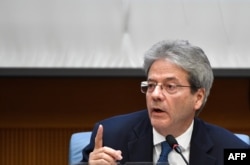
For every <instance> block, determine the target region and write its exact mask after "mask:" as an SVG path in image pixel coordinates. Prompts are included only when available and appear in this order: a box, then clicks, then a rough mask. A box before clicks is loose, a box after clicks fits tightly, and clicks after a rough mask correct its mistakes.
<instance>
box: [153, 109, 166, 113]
mask: <svg viewBox="0 0 250 165" xmlns="http://www.w3.org/2000/svg"><path fill="white" fill-rule="evenodd" d="M153 112H156V113H162V112H164V111H163V110H161V109H159V108H153Z"/></svg>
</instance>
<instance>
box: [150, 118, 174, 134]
mask: <svg viewBox="0 0 250 165" xmlns="http://www.w3.org/2000/svg"><path fill="white" fill-rule="evenodd" d="M151 124H152V126H153V127H154V128H155V129H156V130H157V132H159V133H163V131H166V130H168V127H169V125H170V121H169V120H159V119H156V118H151Z"/></svg>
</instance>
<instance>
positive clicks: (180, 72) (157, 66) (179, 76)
mask: <svg viewBox="0 0 250 165" xmlns="http://www.w3.org/2000/svg"><path fill="white" fill-rule="evenodd" d="M187 78H188V74H187V72H186V71H185V70H184V69H182V68H181V67H179V66H177V65H176V64H174V63H172V62H170V61H168V60H165V59H159V60H156V61H155V62H154V63H153V64H152V65H151V67H150V69H149V72H148V80H155V81H163V80H164V81H166V80H169V81H170V80H175V81H180V82H184V81H187Z"/></svg>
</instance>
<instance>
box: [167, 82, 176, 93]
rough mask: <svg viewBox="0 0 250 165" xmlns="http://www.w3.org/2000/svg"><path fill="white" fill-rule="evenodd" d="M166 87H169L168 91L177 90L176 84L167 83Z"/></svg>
mask: <svg viewBox="0 0 250 165" xmlns="http://www.w3.org/2000/svg"><path fill="white" fill-rule="evenodd" d="M165 88H166V89H167V91H170V92H173V91H175V90H176V85H175V84H166V85H165Z"/></svg>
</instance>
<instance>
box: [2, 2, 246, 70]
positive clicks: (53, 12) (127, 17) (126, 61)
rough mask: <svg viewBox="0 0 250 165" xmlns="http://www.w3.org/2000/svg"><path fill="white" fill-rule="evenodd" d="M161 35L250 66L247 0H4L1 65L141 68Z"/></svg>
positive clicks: (227, 64)
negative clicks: (146, 52) (144, 56)
mask: <svg viewBox="0 0 250 165" xmlns="http://www.w3.org/2000/svg"><path fill="white" fill-rule="evenodd" d="M164 39H185V40H189V41H190V42H191V43H193V44H195V45H197V46H200V47H201V48H203V49H204V51H205V52H206V54H207V56H208V58H209V59H210V61H211V64H212V67H214V68H250V0H0V67H77V68H103V67H104V68H140V67H141V65H142V60H143V54H144V52H145V51H146V50H147V49H148V48H149V47H150V46H151V45H152V44H154V43H156V42H158V41H160V40H164Z"/></svg>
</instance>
